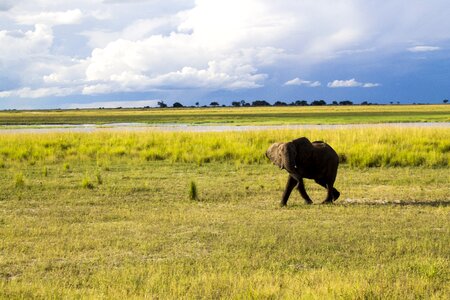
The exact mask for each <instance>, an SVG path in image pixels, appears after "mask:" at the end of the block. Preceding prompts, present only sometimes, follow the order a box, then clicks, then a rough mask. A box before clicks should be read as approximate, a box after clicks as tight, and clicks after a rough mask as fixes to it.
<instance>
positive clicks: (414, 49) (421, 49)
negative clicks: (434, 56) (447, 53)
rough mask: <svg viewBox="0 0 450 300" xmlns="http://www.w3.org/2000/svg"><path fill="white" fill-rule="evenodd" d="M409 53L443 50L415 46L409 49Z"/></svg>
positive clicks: (433, 47) (434, 47)
mask: <svg viewBox="0 0 450 300" xmlns="http://www.w3.org/2000/svg"><path fill="white" fill-rule="evenodd" d="M407 50H408V51H409V52H432V51H438V50H441V47H436V46H415V47H411V48H408V49H407Z"/></svg>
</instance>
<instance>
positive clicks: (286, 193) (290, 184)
mask: <svg viewBox="0 0 450 300" xmlns="http://www.w3.org/2000/svg"><path fill="white" fill-rule="evenodd" d="M297 183H298V181H297V180H296V179H295V178H293V177H292V176H291V175H289V178H288V181H287V183H286V188H285V189H284V192H283V197H282V198H281V203H280V206H286V204H287V201H288V199H289V196H290V195H291V192H292V190H293V189H294V187H295V186H296V185H297Z"/></svg>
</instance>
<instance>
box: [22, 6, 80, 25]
mask: <svg viewBox="0 0 450 300" xmlns="http://www.w3.org/2000/svg"><path fill="white" fill-rule="evenodd" d="M82 17H83V14H82V12H81V10H79V9H71V10H67V11H51V12H47V11H46V12H40V13H37V14H23V15H17V16H15V18H14V19H15V20H16V22H17V23H19V24H27V25H34V24H46V25H63V24H77V23H79V22H81V19H82Z"/></svg>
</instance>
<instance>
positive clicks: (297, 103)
mask: <svg viewBox="0 0 450 300" xmlns="http://www.w3.org/2000/svg"><path fill="white" fill-rule="evenodd" d="M294 105H295V106H306V105H308V101H306V100H297V101H295V102H294Z"/></svg>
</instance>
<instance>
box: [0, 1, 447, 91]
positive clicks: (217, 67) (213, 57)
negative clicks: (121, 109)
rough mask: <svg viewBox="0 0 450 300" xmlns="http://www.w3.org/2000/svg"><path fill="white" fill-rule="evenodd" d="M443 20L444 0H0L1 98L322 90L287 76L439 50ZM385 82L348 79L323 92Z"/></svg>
mask: <svg viewBox="0 0 450 300" xmlns="http://www.w3.org/2000/svg"><path fill="white" fill-rule="evenodd" d="M449 14H450V6H449V5H448V3H447V1H444V0H431V1H428V2H427V4H424V3H423V1H418V0H413V1H410V2H408V5H407V6H405V5H404V4H403V1H401V0H393V1H389V2H386V3H380V2H379V1H359V0H349V1H334V2H333V1H331V2H330V1H325V0H317V1H309V0H304V1H288V0H281V1H269V0H228V1H223V0H197V1H193V0H184V1H174V0H169V1H162V0H152V1H119V0H111V1H101V0H94V1H87V0H80V1H77V2H66V1H56V2H55V1H49V0H41V1H37V2H36V1H31V0H21V1H1V2H0V16H1V18H2V21H0V25H3V26H2V27H0V28H3V29H1V30H0V73H1V74H2V75H1V76H0V82H1V83H0V98H6V99H14V98H30V99H31V98H33V99H34V98H42V97H65V96H69V95H90V96H92V95H102V94H111V93H133V92H152V91H167V90H180V89H183V90H187V91H189V90H203V91H241V90H258V89H259V88H263V87H265V86H266V85H267V84H268V82H270V83H271V84H277V85H278V86H279V87H283V86H293V87H315V88H319V89H320V88H322V85H321V82H320V81H310V80H304V79H301V78H298V77H297V78H294V79H291V80H287V78H292V77H293V76H292V77H291V76H289V74H298V72H297V71H296V70H300V72H302V74H308V73H314V72H315V68H317V67H318V66H319V67H321V68H324V66H326V65H327V64H329V63H333V62H337V61H344V60H348V59H351V58H352V57H354V56H358V55H359V57H362V58H364V59H367V60H376V59H379V57H383V56H386V55H397V54H398V55H402V54H404V53H411V52H412V53H417V52H419V53H432V52H436V51H437V50H443V49H444V46H441V45H443V44H445V43H446V42H448V41H449V40H450V31H448V30H447V29H446V27H445V26H443V25H442V24H445V23H446V22H447V16H448V15H449ZM424 15H432V16H433V17H432V18H428V19H427V21H426V22H423V21H421V20H423V16H424ZM430 45H432V46H430ZM368 49H370V50H368ZM303 70H306V71H305V72H303ZM275 74H277V75H275ZM284 74H286V75H284ZM316 74H317V72H316ZM288 76H289V77H288ZM329 76H333V75H331V74H330V75H329ZM347 76H348V77H347ZM347 76H346V77H347V78H352V77H353V76H355V77H359V76H357V75H355V74H348V75H347ZM311 77H312V76H311ZM283 78H285V79H284V80H282V79H283ZM313 78H314V77H313ZM325 78H326V77H322V78H321V80H322V81H330V80H332V78H333V77H331V78H326V79H325ZM334 78H336V77H334ZM286 80H287V81H286ZM377 81H378V80H377ZM274 82H275V83H274ZM380 86H381V83H370V82H367V83H364V82H358V81H357V80H356V79H355V78H352V79H349V80H332V81H330V82H328V84H327V85H326V87H329V88H340V87H362V88H373V87H380Z"/></svg>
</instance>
